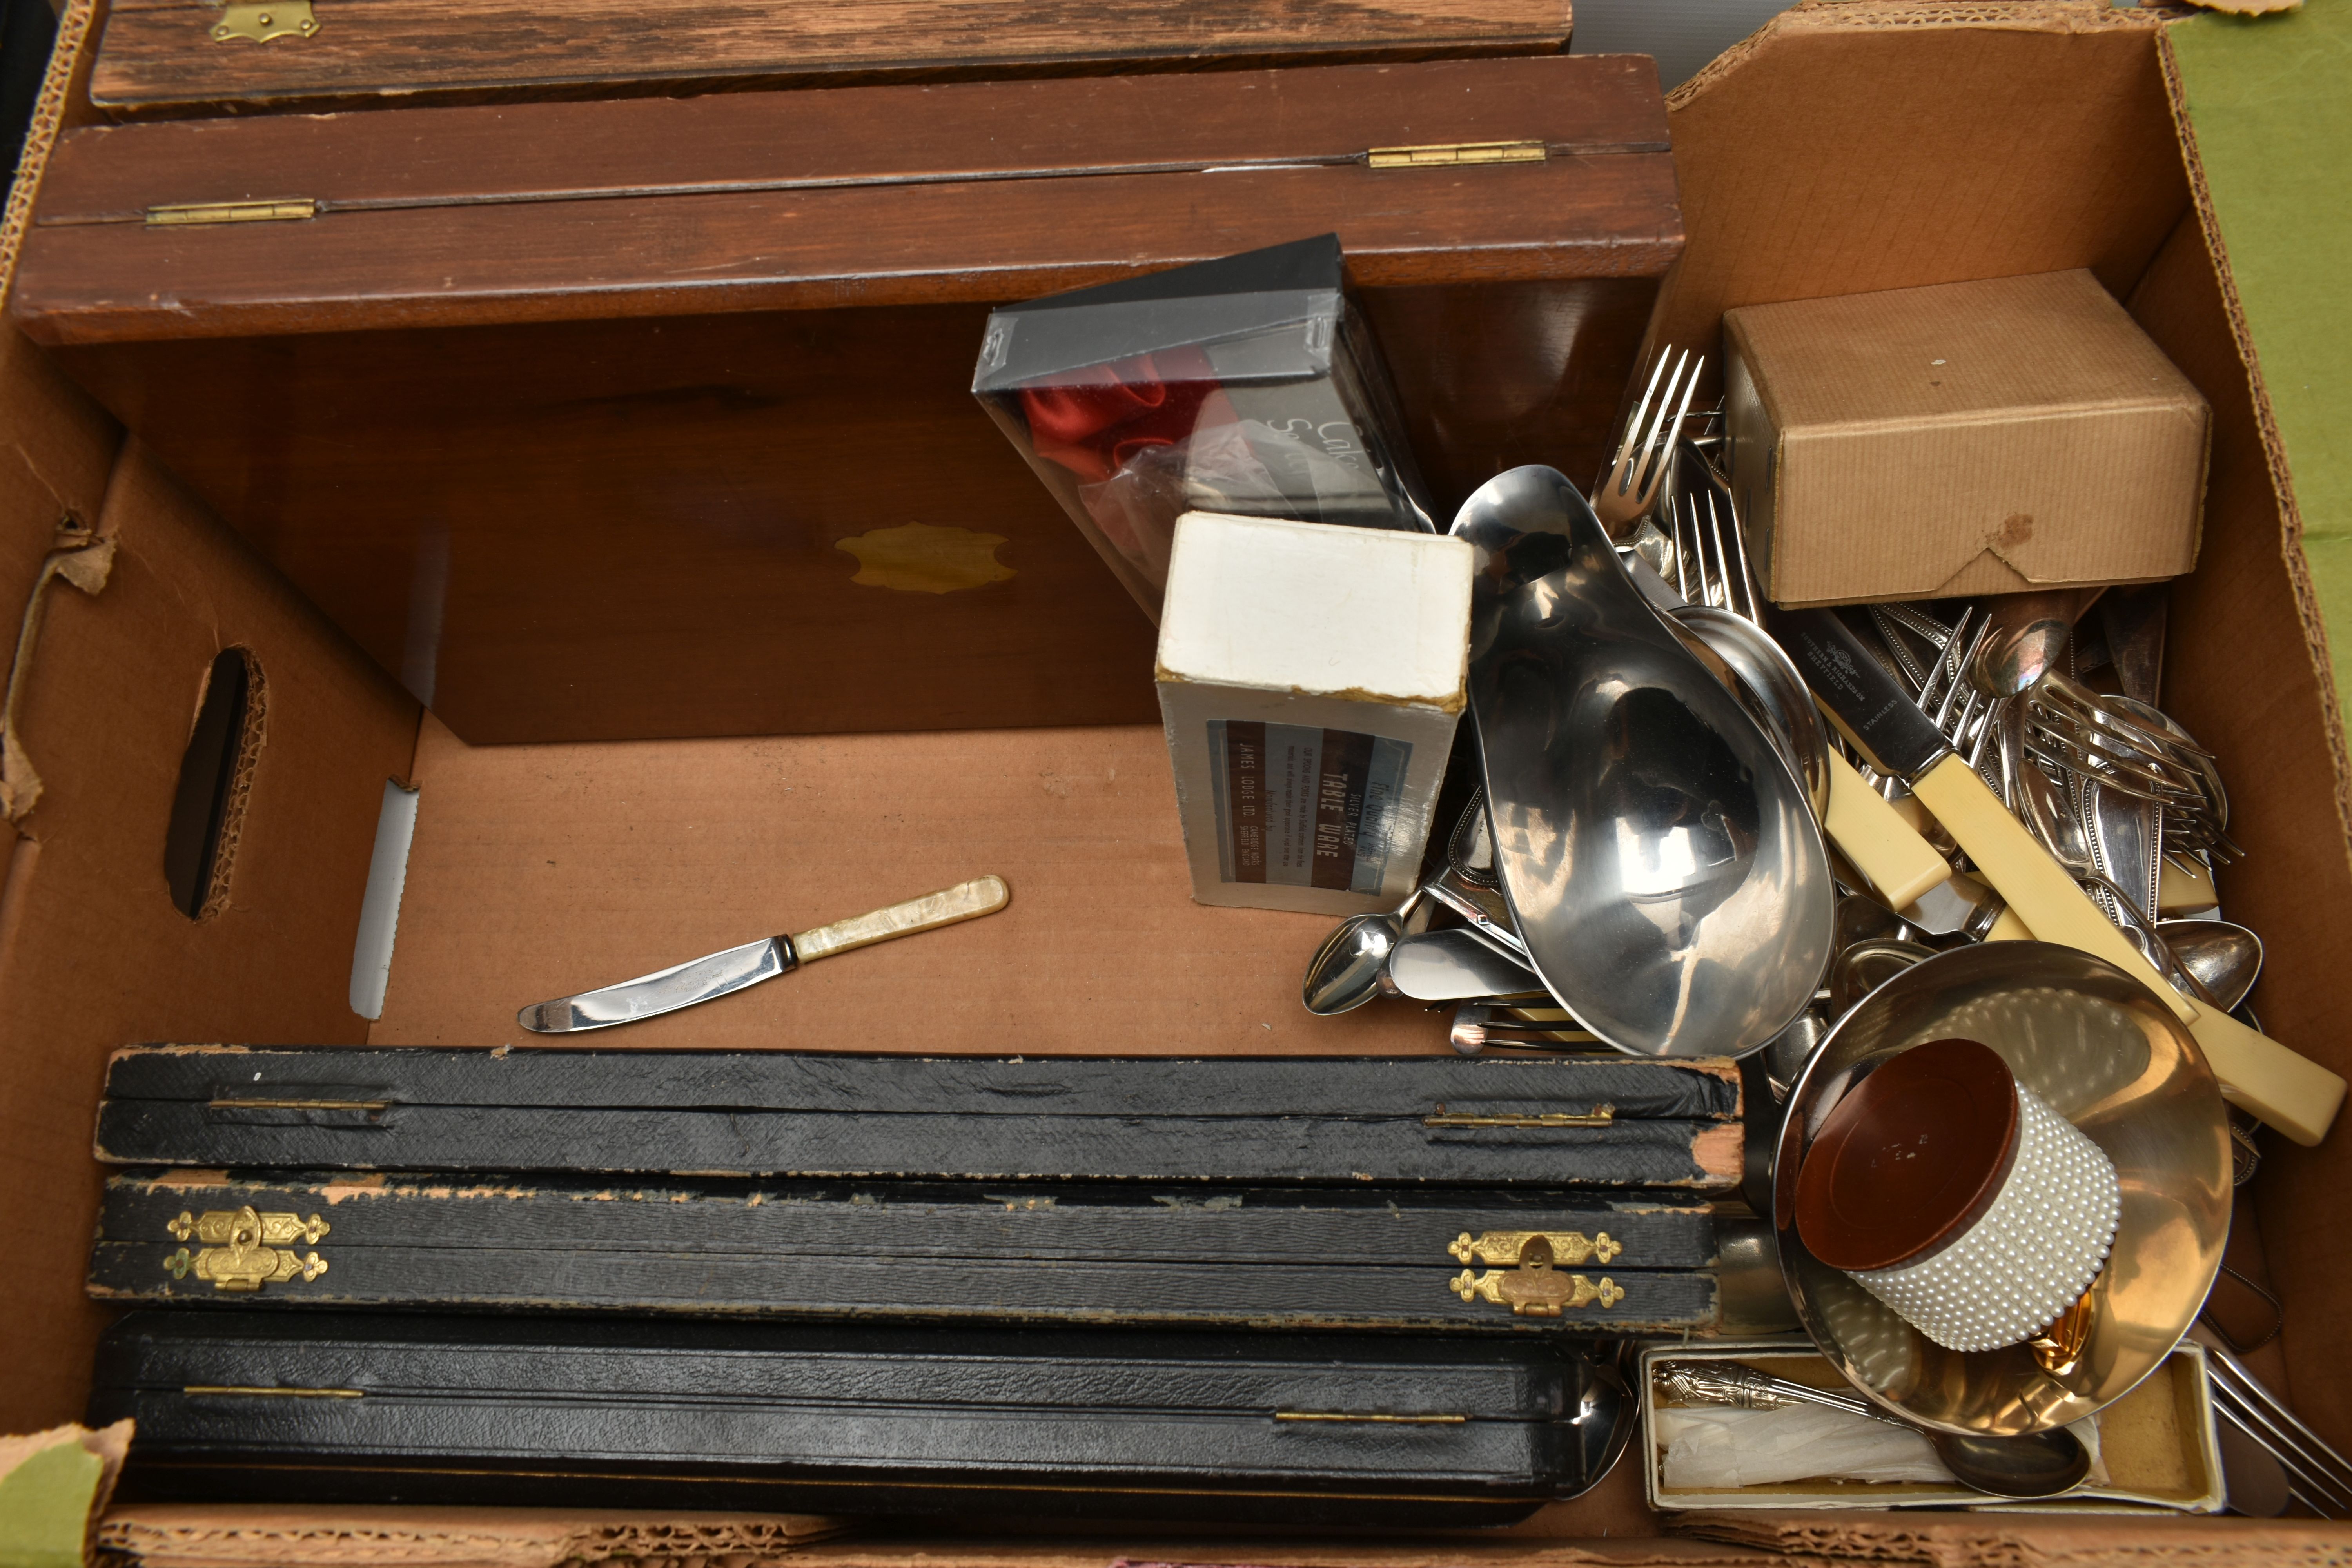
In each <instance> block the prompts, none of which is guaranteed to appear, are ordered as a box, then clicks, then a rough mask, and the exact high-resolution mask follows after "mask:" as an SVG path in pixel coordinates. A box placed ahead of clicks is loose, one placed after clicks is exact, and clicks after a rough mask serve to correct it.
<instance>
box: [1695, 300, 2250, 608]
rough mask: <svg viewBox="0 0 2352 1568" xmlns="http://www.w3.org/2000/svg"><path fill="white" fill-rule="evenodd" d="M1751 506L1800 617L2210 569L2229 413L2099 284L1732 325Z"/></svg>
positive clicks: (1740, 458) (1764, 547) (1777, 308)
mask: <svg viewBox="0 0 2352 1568" xmlns="http://www.w3.org/2000/svg"><path fill="white" fill-rule="evenodd" d="M1723 335H1724V353H1725V356H1726V360H1727V367H1726V372H1725V399H1724V406H1725V413H1726V422H1727V426H1728V428H1729V431H1730V438H1731V474H1732V479H1731V482H1732V490H1733V494H1734V496H1735V497H1736V498H1737V500H1738V502H1739V504H1740V506H1741V507H1742V508H1743V510H1744V512H1745V515H1746V517H1747V519H1748V528H1749V532H1750V537H1752V538H1753V539H1754V540H1755V542H1756V545H1755V548H1756V549H1757V550H1758V551H1759V553H1760V554H1761V557H1762V560H1761V562H1760V563H1759V564H1760V565H1761V566H1762V568H1763V570H1764V574H1765V579H1766V584H1767V587H1766V590H1765V591H1766V593H1767V594H1768V595H1769V596H1770V597H1771V598H1773V599H1775V600H1777V601H1779V602H1780V603H1781V604H1784V605H1819V604H1832V603H1835V604H1852V603H1854V602H1856V601H1860V600H1870V599H1927V598H1940V597H1943V596H1945V595H1961V594H1970V595H1973V594H2007V593H2019V592H2022V591H2024V590H2026V589H2030V588H2063V587H2073V586H2078V585H2084V584H2094V583H2133V582H2148V581H2152V580H2155V579H2158V578H2164V577H2177V576H2179V575H2180V574H2183V573H2185V572H2188V571H2189V570H2190V569H2191V568H2193V567H2194V566H2195V565H2196V564H2197V544H2198V531H2199V521H2200V514H2201V511H2202V506H2203V501H2204V494H2205V458H2206V448H2207V445H2208V439H2209V433H2210V425H2211V420H2210V414H2209V411H2208V409H2207V407H2206V405H2205V399H2204V398H2203V397H2202V396H2200V395H2199V394H2198V391H2197V389H2196V387H2194V386H2193V385H2191V384H2189V378H2188V377H2186V376H2184V375H2182V374H2180V372H2179V371H2178V370H2176V369H2175V368H2174V367H2173V364H2172V362H2171V361H2169V360H2168V359H2166V358H2165V357H2164V353H2163V351H2162V350H2161V349H2158V347H2157V346H2156V344H2155V343H2154V342H2151V341H2150V340H2149V338H2148V336H2147V333H2146V332H2144V331H2141V330H2140V329H2139V327H2138V325H2137V323H2135V322H2134V321H2133V320H2132V319H2131V317H2130V315H2129V314H2128V313H2126V310H2124V308H2123V306H2121V305H2119V304H2117V303H2116V300H2115V299H2114V297H2113V296H2111V295H2109V294H2108V292H2107V291H2106V290H2105V289H2103V288H2101V287H2100V286H2099V282H2098V279H2095V278H2094V277H2093V276H2092V275H2091V274H2090V273H2089V272H2087V271H2082V270H2079V269H2078V270H2075V271H2071V272H2047V273H2041V274H2037V275H2035V276H2032V277H2025V278H1996V279H1985V280H1982V281H1979V282H1971V283H1945V284H1937V285H1935V286H1933V287H1929V288H1925V289H1890V290H1888V291H1886V292H1884V293H1876V294H1851V295H1846V296H1843V297H1842V298H1835V299H1824V300H1792V301H1790V302H1789V303H1786V304H1779V305H1749V306H1746V307H1744V308H1742V309H1738V310H1729V311H1727V312H1726V313H1725V315H1724V318H1723Z"/></svg>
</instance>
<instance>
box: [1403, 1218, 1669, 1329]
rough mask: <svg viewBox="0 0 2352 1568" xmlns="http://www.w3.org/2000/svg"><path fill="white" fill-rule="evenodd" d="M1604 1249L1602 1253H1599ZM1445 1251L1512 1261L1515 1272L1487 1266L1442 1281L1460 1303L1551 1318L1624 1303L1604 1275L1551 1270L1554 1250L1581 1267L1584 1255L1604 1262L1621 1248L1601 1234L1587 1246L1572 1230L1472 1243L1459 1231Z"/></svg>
mask: <svg viewBox="0 0 2352 1568" xmlns="http://www.w3.org/2000/svg"><path fill="white" fill-rule="evenodd" d="M1563 1244H1564V1245H1563ZM1604 1247H1605V1248H1607V1249H1608V1250H1606V1251H1603V1250H1601V1249H1602V1248H1604ZM1447 1250H1448V1251H1450V1252H1452V1253H1453V1254H1454V1257H1456V1258H1460V1259H1462V1261H1464V1262H1465V1263H1467V1262H1469V1261H1470V1260H1471V1259H1472V1258H1474V1257H1475V1258H1479V1259H1480V1260H1482V1261H1488V1262H1502V1261H1505V1260H1506V1258H1505V1255H1506V1254H1507V1255H1508V1258H1509V1260H1512V1261H1516V1262H1517V1264H1518V1267H1517V1268H1490V1269H1488V1270H1487V1271H1486V1273H1484V1274H1475V1275H1474V1274H1472V1273H1471V1272H1470V1270H1468V1269H1467V1268H1465V1269H1464V1270H1463V1271H1462V1272H1461V1273H1459V1274H1457V1275H1455V1276H1454V1278H1453V1279H1449V1280H1447V1281H1446V1289H1450V1290H1452V1291H1453V1292H1454V1294H1455V1295H1457V1296H1460V1297H1461V1298H1462V1299H1463V1300H1465V1301H1476V1300H1487V1301H1492V1302H1494V1303H1495V1304H1496V1306H1498V1307H1508V1308H1509V1309H1510V1310H1511V1315H1512V1316H1514V1317H1519V1318H1557V1317H1559V1316H1560V1315H1561V1314H1562V1313H1564V1312H1567V1311H1569V1310H1571V1309H1573V1308H1577V1307H1589V1306H1591V1305H1592V1303H1594V1302H1595V1301H1598V1302H1599V1303H1600V1304H1601V1306H1602V1307H1603V1308H1608V1307H1613V1306H1615V1305H1616V1304H1617V1303H1618V1302H1620V1301H1622V1300H1624V1299H1625V1291H1624V1288H1623V1287H1622V1286H1620V1285H1619V1284H1618V1283H1617V1281H1615V1280H1614V1279H1610V1278H1609V1277H1608V1276H1607V1275H1605V1274H1604V1275H1602V1276H1601V1278H1600V1279H1599V1280H1597V1281H1596V1280H1592V1279H1586V1278H1585V1277H1584V1276H1583V1275H1581V1274H1563V1273H1561V1272H1559V1270H1558V1269H1556V1268H1553V1267H1552V1263H1553V1261H1554V1255H1555V1252H1556V1251H1565V1252H1566V1253H1567V1255H1568V1256H1567V1261H1569V1262H1571V1263H1581V1262H1582V1261H1584V1259H1585V1258H1588V1257H1597V1258H1600V1260H1601V1262H1603V1263H1606V1262H1608V1261H1609V1259H1610V1258H1612V1257H1614V1256H1616V1254H1617V1253H1618V1252H1619V1251H1622V1248H1621V1247H1618V1245H1617V1244H1616V1243H1615V1242H1613V1241H1612V1240H1610V1239H1609V1236H1608V1233H1607V1232H1605V1231H1604V1232H1603V1233H1602V1234H1601V1237H1600V1239H1599V1240H1598V1241H1597V1242H1588V1241H1586V1240H1585V1238H1584V1237H1581V1236H1580V1235H1578V1234H1576V1233H1575V1232H1574V1231H1570V1232H1568V1233H1566V1234H1565V1235H1559V1236H1555V1235H1552V1234H1549V1233H1547V1232H1542V1231H1501V1232H1496V1231H1489V1232H1487V1233H1486V1235H1484V1236H1482V1237H1478V1238H1477V1239H1476V1240H1475V1241H1473V1240H1472V1239H1471V1238H1470V1235H1469V1233H1468V1232H1467V1231H1465V1232H1464V1233H1463V1235H1462V1237H1461V1239H1459V1240H1458V1241H1456V1242H1454V1245H1453V1246H1452V1247H1449V1248H1447Z"/></svg>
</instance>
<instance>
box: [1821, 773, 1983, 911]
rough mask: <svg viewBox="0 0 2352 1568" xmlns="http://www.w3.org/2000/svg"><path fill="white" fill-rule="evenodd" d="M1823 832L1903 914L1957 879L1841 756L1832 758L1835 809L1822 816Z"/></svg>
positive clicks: (1833, 804) (1932, 846)
mask: <svg viewBox="0 0 2352 1568" xmlns="http://www.w3.org/2000/svg"><path fill="white" fill-rule="evenodd" d="M1822 832H1823V833H1826V834H1828V835H1829V837H1830V842H1832V844H1835V845H1836V846H1837V847H1838V851H1839V853H1841V854H1843V856H1844V857H1845V858H1846V859H1847V861H1848V862H1850V863H1851V864H1852V865H1853V868H1854V869H1855V870H1857V871H1859V872H1861V873H1862V874H1863V875H1864V877H1867V878H1868V879H1870V885H1871V886H1872V887H1874V888H1875V889H1878V891H1879V893H1880V895H1881V896H1882V897H1884V898H1885V900H1886V901H1887V902H1888V903H1890V904H1892V905H1893V906H1894V907H1895V908H1896V909H1898V910H1903V909H1908V908H1910V907H1911V906H1912V905H1913V904H1914V903H1916V902H1917V901H1918V899H1919V895H1920V894H1922V893H1924V892H1926V891H1927V889H1930V888H1932V887H1934V886H1935V885H1936V884H1937V883H1938V882H1940V881H1942V880H1943V879H1945V878H1947V877H1948V876H1950V875H1951V874H1952V867H1951V863H1950V862H1949V861H1948V860H1946V859H1945V858H1943V857H1942V856H1941V855H1938V854H1937V853H1936V847H1935V846H1934V845H1932V844H1930V843H1928V842H1927V840H1926V839H1924V838H1922V837H1919V835H1918V832H1917V831H1916V829H1914V828H1913V827H1912V826H1911V825H1910V824H1909V823H1907V822H1906V821H1904V820H1903V816H1902V814H1901V813H1899V812H1897V811H1896V810H1895V808H1894V807H1893V806H1892V805H1888V804H1887V803H1886V801H1885V798H1884V797H1882V796H1881V795H1879V793H1878V792H1877V791H1876V790H1874V789H1872V788H1871V787H1870V786H1869V785H1868V784H1864V783H1863V782H1862V775H1861V774H1860V773H1856V772H1854V771H1853V763H1849V762H1847V761H1846V760H1845V759H1844V758H1843V757H1841V756H1839V755H1838V754H1837V753H1836V752H1831V753H1830V805H1829V809H1828V810H1827V811H1825V812H1823V813H1822Z"/></svg>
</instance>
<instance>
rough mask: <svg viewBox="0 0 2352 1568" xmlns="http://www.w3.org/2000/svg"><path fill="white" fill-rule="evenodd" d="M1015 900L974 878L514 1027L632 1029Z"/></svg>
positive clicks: (644, 978) (603, 993) (570, 1004)
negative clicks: (645, 1021)
mask: <svg viewBox="0 0 2352 1568" xmlns="http://www.w3.org/2000/svg"><path fill="white" fill-rule="evenodd" d="M1012 898H1013V894H1012V893H1011V891H1010V890H1009V889H1006V887H1005V886H1004V879H1003V878H1002V877H980V878H975V879H973V880H971V881H969V882H959V883H957V884H956V885H955V886H954V887H952V888H950V889H947V890H946V891H945V892H942V893H926V894H924V895H923V896H922V897H921V898H919V899H909V900H907V901H906V902H905V903H903V904H892V905H891V906H890V907H889V908H888V909H887V910H875V911H874V912H873V913H872V914H870V915H858V916H856V918H855V919H852V920H845V921H834V922H833V924H831V925H824V926H819V927H817V928H816V929H815V930H814V931H802V932H800V933H799V934H797V935H794V936H771V937H763V938H761V940H760V941H758V942H746V943H744V944H743V945H742V946H741V947H730V948H729V949H728V950H727V951H726V952H714V953H712V954H711V955H710V956H709V957H708V958H697V959H693V960H690V961H688V963H676V964H672V965H671V966H670V967H669V968H667V969H658V970H656V971H655V972H654V973H651V974H641V975H639V976H637V978H635V980H624V981H622V982H621V983H620V984H618V985H607V986H605V987H604V988H603V989H602V990H597V991H583V992H582V993H580V994H579V995H577V996H558V997H557V998H556V999H555V1000H554V1001H552V1002H540V1003H536V1004H534V1005H531V1006H529V1007H525V1008H524V1009H523V1010H522V1011H521V1012H520V1013H518V1014H516V1015H515V1021H516V1022H517V1023H520V1025H521V1026H523V1027H524V1028H526V1029H529V1030H530V1031H531V1032H532V1033H533V1034H538V1035H573V1034H578V1033H579V1032H580V1031H581V1030H583V1029H609V1028H611V1027H612V1026H614V1025H615V1024H634V1023H635V1022H636V1021H637V1020H638V1019H640V1018H651V1017H654V1016H656V1015H658V1014H662V1013H675V1012H677V1010H678V1009H679V1008H680V1007H691V1006H693V1005H695V1004H696V1003H697V1002H708V1001H709V1000H710V999H711V998H712V997H714V996H724V995H726V994H728V993H729V992H730V991H740V990H742V989H743V987H745V986H746V985H756V984H759V983H760V982H761V981H762V980H770V979H773V978H774V977H775V976H777V975H779V974H784V973H790V972H791V971H793V970H795V969H798V968H799V967H800V966H801V965H802V964H803V963H814V962H815V961H816V960H818V959H820V958H830V957H832V956H833V955H834V954H835V953H836V952H848V951H849V950H850V949H852V948H856V947H870V946H872V945H873V944H874V943H876V942H888V941H889V940H890V939H891V938H893V937H899V936H912V935H914V934H915V933H916V932H917V931H936V930H938V929H939V928H940V926H947V925H953V924H955V923H956V922H957V921H968V920H976V919H978V918H979V917H980V916H982V915H992V914H994V913H995V912H996V911H997V910H1001V909H1003V907H1004V906H1005V905H1006V904H1007V903H1008V902H1010V901H1011V900H1012Z"/></svg>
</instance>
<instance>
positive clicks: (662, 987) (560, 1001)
mask: <svg viewBox="0 0 2352 1568" xmlns="http://www.w3.org/2000/svg"><path fill="white" fill-rule="evenodd" d="M799 966H800V961H799V959H797V958H796V957H794V956H793V940H792V938H790V937H787V936H772V937H766V938H763V939H761V941H759V942H745V943H744V944H743V945H742V946H740V947H730V948H729V949H728V950H727V951H726V952H714V953H711V954H709V956H708V957H704V958H696V959H689V960H688V961H687V962H686V963H673V964H671V965H670V966H669V967H668V968H667V969H656V970H655V971H654V972H653V973H651V974H640V975H638V976H637V977H636V978H635V980H624V981H622V982H621V983H620V984H618V985H604V986H599V987H598V988H597V989H595V990H593V991H583V992H581V993H580V994H578V995H576V996H558V997H557V998H556V999H555V1000H554V1001H552V1002H540V1003H536V1004H534V1005H531V1006H529V1007H525V1008H524V1009H523V1010H522V1011H521V1012H520V1014H518V1015H517V1016H516V1022H518V1023H520V1025H522V1026H523V1027H524V1028H526V1029H529V1030H530V1031H531V1032H532V1033H533V1034H539V1035H572V1034H577V1033H579V1032H580V1031H581V1030H583V1029H609V1028H611V1027H612V1026H614V1025H615V1024H634V1023H635V1022H636V1021H637V1020H638V1019H640V1018H651V1017H654V1016H656V1015H659V1014H662V1013H675V1012H676V1011H677V1010H678V1009H679V1008H680V1007H691V1006H693V1005H695V1004H696V1003H697V1002H708V1001H709V1000H711V999H712V998H713V997H717V996H724V995H726V994H728V993H729V992H730V991H740V990H742V989H743V987H745V986H746V985H757V984H759V983H760V982H761V981H762V980H772V979H774V978H775V977H776V976H777V975H779V974H782V973H787V972H788V971H791V970H793V969H796V968H798V967H799Z"/></svg>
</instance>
